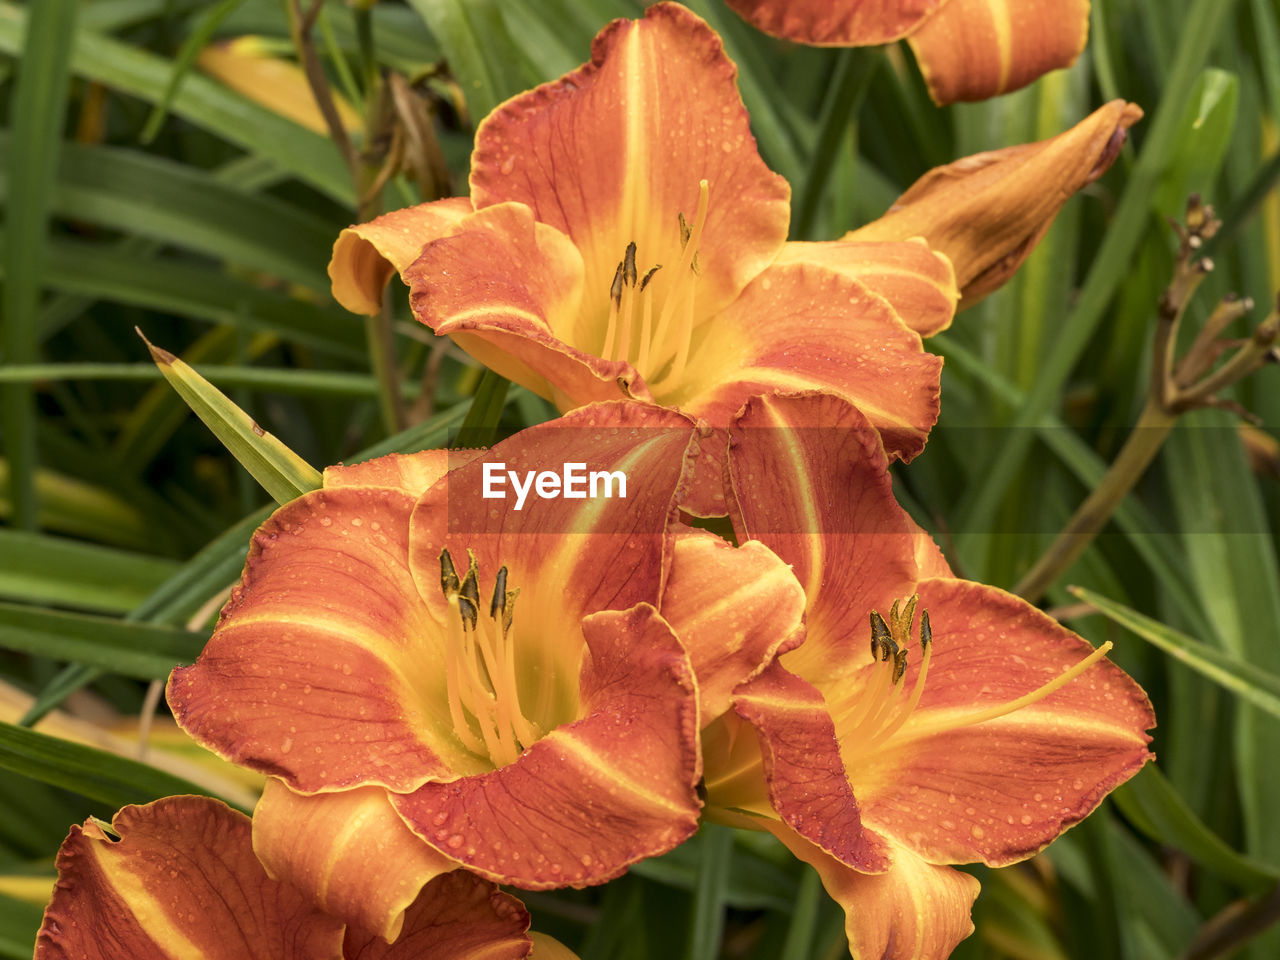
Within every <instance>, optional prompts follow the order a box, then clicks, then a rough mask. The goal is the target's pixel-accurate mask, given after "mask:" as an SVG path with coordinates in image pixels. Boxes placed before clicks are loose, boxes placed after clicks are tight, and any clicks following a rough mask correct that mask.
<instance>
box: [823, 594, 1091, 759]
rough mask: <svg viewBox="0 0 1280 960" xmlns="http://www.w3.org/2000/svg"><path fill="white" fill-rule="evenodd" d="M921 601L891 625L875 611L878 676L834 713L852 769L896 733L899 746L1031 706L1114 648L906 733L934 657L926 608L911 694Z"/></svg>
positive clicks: (901, 606) (902, 609) (892, 614)
mask: <svg viewBox="0 0 1280 960" xmlns="http://www.w3.org/2000/svg"><path fill="white" fill-rule="evenodd" d="M918 601H919V597H918V596H912V597H910V598H909V599H907V600H906V601H905V603H903V602H902V601H898V600H895V601H894V602H893V607H892V608H891V609H890V611H889V619H888V622H886V621H885V619H884V617H882V616H881V615H880V613H879V612H878V611H875V610H873V611H872V612H871V658H872V661H873V662H874V663H875V668H874V673H873V676H872V678H871V680H870V681H869V683H868V684H867V685H866V686H865V687H863V688H862V689H861V690H860V691H859V692H857V693H856V694H855V695H853V696H851V697H849V698H847V699H846V700H845V701H843V702H842V703H839V704H837V705H836V706H835V708H834V709H833V710H832V718H833V719H834V721H835V727H836V732H837V734H838V736H839V740H840V746H841V755H842V756H843V758H844V761H845V766H846V768H847V769H849V768H851V767H852V765H853V764H854V763H856V761H857V760H858V759H860V758H862V757H864V756H865V755H867V754H869V753H872V752H873V751H876V750H879V749H880V748H881V747H883V746H884V745H885V743H886V742H887V741H888V739H889V738H890V737H892V736H894V735H895V734H896V735H897V739H896V740H894V746H895V747H900V746H901V745H902V744H904V743H909V742H911V741H913V740H919V739H922V738H924V737H932V736H935V735H937V734H939V733H945V732H947V731H950V730H956V729H959V728H961V727H969V726H973V725H974V724H977V723H985V722H986V721H988V720H994V719H996V718H997V717H1003V716H1006V715H1007V714H1010V713H1013V712H1014V711H1015V710H1021V709H1022V708H1023V707H1026V706H1030V705H1031V704H1033V703H1035V702H1036V701H1038V700H1043V699H1044V698H1045V697H1047V696H1049V694H1051V693H1053V692H1054V691H1055V690H1059V689H1061V688H1062V687H1064V686H1066V685H1067V684H1068V683H1070V682H1071V681H1072V680H1074V679H1075V678H1076V677H1078V676H1079V675H1080V674H1082V673H1083V672H1084V671H1085V670H1087V669H1089V667H1091V666H1093V664H1094V663H1096V662H1097V661H1098V660H1101V659H1102V658H1103V657H1104V656H1106V654H1107V651H1109V650H1110V649H1111V642H1110V641H1107V642H1106V643H1104V644H1103V645H1102V646H1100V647H1098V649H1096V650H1094V651H1093V652H1092V653H1091V654H1089V655H1088V656H1087V657H1085V658H1084V659H1083V660H1081V661H1080V662H1079V663H1077V664H1076V665H1075V666H1073V667H1071V668H1070V669H1069V670H1066V671H1064V672H1063V673H1061V674H1059V675H1058V676H1056V677H1054V678H1053V679H1052V680H1050V681H1048V682H1047V683H1045V684H1043V685H1041V686H1039V687H1037V688H1036V689H1035V690H1032V691H1031V692H1030V693H1027V694H1025V695H1023V696H1021V697H1018V698H1017V699H1016V700H1010V701H1007V702H1005V703H998V704H994V705H992V706H989V707H981V708H979V709H976V710H970V711H967V712H964V711H962V712H951V711H945V712H944V711H934V712H931V714H930V715H929V716H928V717H926V718H924V719H921V720H919V721H917V722H916V723H913V724H912V725H911V726H910V727H909V728H908V729H907V730H902V727H903V725H904V724H906V722H907V720H908V719H909V718H910V717H911V714H912V712H913V711H914V710H915V708H916V706H917V705H918V704H919V703H920V697H921V696H922V695H923V694H924V687H925V682H926V680H927V677H928V675H929V661H930V659H931V658H932V653H933V629H932V627H931V626H930V623H929V611H927V610H925V611H922V612H921V614H920V650H921V660H920V669H919V671H917V673H916V678H915V683H913V684H912V685H911V689H910V691H908V690H906V689H905V684H903V683H902V678H903V676H904V675H905V674H906V670H907V646H908V644H909V643H910V640H911V628H912V621H913V620H914V619H915V612H916V604H917V602H918ZM899 731H902V732H901V733H899Z"/></svg>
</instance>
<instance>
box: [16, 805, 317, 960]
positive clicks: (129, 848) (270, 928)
mask: <svg viewBox="0 0 1280 960" xmlns="http://www.w3.org/2000/svg"><path fill="white" fill-rule="evenodd" d="M112 830H113V831H114V832H115V833H116V834H117V835H118V836H119V838H120V839H119V840H117V841H114V842H113V841H112V839H111V838H110V837H108V835H107V834H106V833H105V832H104V831H103V830H102V828H101V827H100V826H98V823H97V822H96V821H94V820H92V819H90V820H89V821H87V822H86V823H85V825H84V827H83V828H82V827H79V826H73V827H72V828H71V833H70V834H69V835H68V836H67V839H66V840H65V841H64V842H63V844H62V848H61V849H60V850H59V851H58V861H57V863H58V883H57V886H56V887H55V889H54V894H53V899H52V901H51V902H50V903H49V906H48V908H47V909H46V910H45V916H44V924H43V925H42V926H41V928H40V932H39V934H38V935H37V940H36V952H35V956H36V958H37V960H54V958H60V957H72V956H74V957H77V958H83V960H119V958H120V957H203V958H206V960H279V958H280V957H289V958H296V960H331V958H332V957H334V956H336V955H337V953H338V951H339V950H340V949H341V943H342V924H341V923H340V922H339V921H338V920H336V919H335V918H333V917H326V916H324V915H323V914H322V913H320V912H319V911H318V910H316V909H315V908H314V907H312V906H311V905H310V904H308V903H306V902H305V901H304V900H303V897H302V896H301V894H299V893H298V892H297V891H296V890H294V889H293V888H292V887H289V886H287V885H286V884H282V883H277V882H276V881H274V880H272V879H270V878H269V877H268V876H267V874H266V873H265V872H264V871H263V869H262V866H261V865H260V864H259V863H258V861H257V860H256V859H255V858H254V855H253V850H252V848H251V847H250V842H249V818H248V817H246V816H244V815H243V814H241V813H237V812H235V811H234V810H231V809H230V808H228V807H227V806H225V805H224V804H222V803H220V802H218V801H216V800H210V799H208V798H206V797H167V798H165V799H163V800H157V801H156V802H155V803H151V804H148V805H146V806H144V807H134V806H130V807H125V808H123V809H122V810H121V811H120V812H119V813H117V814H116V816H115V817H114V819H113V820H112Z"/></svg>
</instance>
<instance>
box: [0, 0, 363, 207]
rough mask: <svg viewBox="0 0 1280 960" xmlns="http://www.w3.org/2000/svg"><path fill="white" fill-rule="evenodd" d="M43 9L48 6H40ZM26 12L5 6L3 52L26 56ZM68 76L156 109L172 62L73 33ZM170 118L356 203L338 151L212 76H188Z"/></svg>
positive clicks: (0, 11) (0, 28)
mask: <svg viewBox="0 0 1280 960" xmlns="http://www.w3.org/2000/svg"><path fill="white" fill-rule="evenodd" d="M42 3H43V0H42ZM26 32H27V11H26V9H25V8H23V7H18V6H15V5H14V4H12V3H0V52H3V53H7V54H9V55H10V56H14V57H17V56H21V55H22V51H23V48H24V45H25V43H26ZM71 70H72V72H74V73H75V74H76V75H77V76H81V77H85V78H87V79H89V80H96V81H98V82H100V83H102V84H104V85H106V86H108V87H111V88H112V89H114V90H117V91H119V92H120V93H124V94H131V95H133V96H136V97H140V98H141V99H143V100H146V101H147V102H149V103H156V102H159V101H160V100H161V99H162V98H163V97H164V94H165V89H166V87H167V86H168V83H169V77H170V75H171V63H170V61H169V60H167V59H166V58H164V57H160V56H156V55H155V54H153V53H149V52H147V51H145V50H141V49H139V48H137V47H132V46H129V45H128V44H124V43H121V42H120V41H118V40H115V39H113V38H112V37H108V36H104V35H103V34H100V33H95V32H93V31H91V30H84V29H81V30H78V31H76V33H75V37H74V44H73V46H72V50H71ZM170 106H171V108H172V111H173V113H175V114H176V115H178V116H180V117H183V118H185V119H187V120H190V121H191V122H192V123H194V124H195V125H196V126H198V127H202V128H204V129H205V130H208V131H209V132H210V133H213V134H216V135H218V136H220V137H222V138H223V139H224V140H226V141H227V142H228V143H233V144H235V145H237V146H239V147H242V148H243V149H245V150H248V151H250V152H251V153H256V154H260V155H262V156H263V157H267V158H269V159H271V160H273V161H275V162H276V163H277V164H279V165H280V166H281V167H282V168H284V169H285V170H288V171H289V172H290V173H292V174H293V175H294V176H296V177H298V178H299V179H301V180H303V181H305V182H306V183H309V184H311V185H312V186H313V187H315V188H316V189H317V190H320V191H322V192H323V193H325V194H327V195H328V196H330V197H332V198H334V199H335V200H338V201H339V202H341V203H344V204H347V205H352V204H354V202H355V189H354V187H353V186H352V184H351V178H350V175H349V174H348V172H347V169H346V166H345V165H344V164H343V162H342V158H341V157H340V156H339V155H338V151H337V149H336V148H335V147H334V145H333V144H332V143H331V142H330V141H329V140H328V139H327V138H325V137H323V136H321V135H320V134H318V133H313V132H312V131H310V130H307V129H306V128H305V127H301V126H299V125H298V124H296V123H294V122H293V121H292V120H287V119H285V118H284V117H281V116H280V115H279V114H276V113H272V112H271V111H270V110H267V109H266V108H265V107H260V106H258V105H257V104H255V103H252V102H251V101H249V100H247V99H246V98H244V97H242V96H240V95H239V94H237V93H234V92H232V91H231V90H228V89H227V88H226V87H223V86H221V85H219V84H217V83H215V82H213V81H212V80H210V79H209V78H208V77H205V76H201V75H200V74H191V75H190V76H188V77H187V78H186V82H185V83H183V85H182V88H181V89H180V90H179V91H178V92H177V94H175V95H174V97H173V101H172V103H171V105H170Z"/></svg>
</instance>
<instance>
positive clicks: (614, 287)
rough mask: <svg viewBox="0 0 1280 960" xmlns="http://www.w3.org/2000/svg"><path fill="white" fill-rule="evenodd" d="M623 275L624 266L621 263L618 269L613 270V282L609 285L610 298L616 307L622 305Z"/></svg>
mask: <svg viewBox="0 0 1280 960" xmlns="http://www.w3.org/2000/svg"><path fill="white" fill-rule="evenodd" d="M622 277H623V266H622V264H621V263H619V264H618V269H617V270H615V271H613V283H611V284H610V285H609V299H610V300H612V301H613V305H614V306H615V307H620V306H622Z"/></svg>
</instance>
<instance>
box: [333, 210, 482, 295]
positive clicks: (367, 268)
mask: <svg viewBox="0 0 1280 960" xmlns="http://www.w3.org/2000/svg"><path fill="white" fill-rule="evenodd" d="M471 212H472V208H471V201H470V200H468V199H467V198H466V197H450V198H449V199H447V200H435V201H432V202H431V203H420V204H418V205H417V206H415V207H406V208H405V209H403V210H393V211H391V212H390V213H384V214H383V215H382V216H380V217H378V218H377V219H375V220H370V221H369V222H368V223H361V224H357V225H355V226H353V227H347V229H345V230H343V231H342V233H340V234H339V235H338V240H337V242H336V243H334V245H333V256H332V257H331V258H330V260H329V280H330V282H331V283H332V284H333V298H334V299H335V300H337V301H338V302H339V303H340V304H342V305H343V306H344V307H346V308H347V309H348V310H350V311H351V312H352V313H367V314H370V315H372V314H375V313H377V312H378V311H380V310H381V309H382V288H383V287H385V286H386V285H387V281H388V280H390V279H391V275H392V274H393V273H397V272H399V273H403V272H404V269H405V267H407V266H409V264H411V263H413V261H414V260H416V259H417V258H418V254H419V253H421V252H422V248H423V246H425V245H426V244H428V243H430V242H431V241H432V240H435V239H437V238H438V237H442V236H444V235H445V234H446V233H448V232H449V230H450V229H451V228H452V227H453V225H454V224H456V223H457V222H458V221H459V220H461V219H462V218H463V217H465V216H467V215H468V214H470V213H471Z"/></svg>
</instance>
